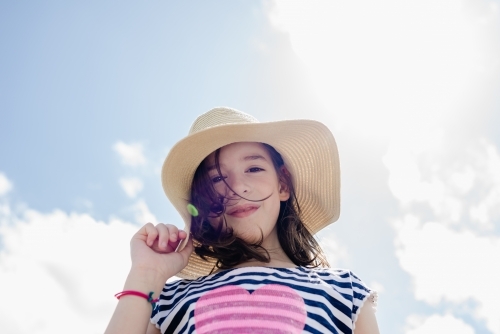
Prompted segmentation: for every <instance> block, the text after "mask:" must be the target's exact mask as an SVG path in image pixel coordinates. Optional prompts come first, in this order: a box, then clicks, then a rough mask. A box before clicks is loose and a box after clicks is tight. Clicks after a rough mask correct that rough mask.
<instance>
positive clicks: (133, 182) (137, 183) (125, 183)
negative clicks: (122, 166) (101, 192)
mask: <svg viewBox="0 0 500 334" xmlns="http://www.w3.org/2000/svg"><path fill="white" fill-rule="evenodd" d="M120 185H121V187H122V189H123V191H124V192H125V193H126V194H127V196H128V197H130V198H135V197H136V196H137V194H138V193H139V192H141V191H142V189H143V187H144V184H143V183H142V181H141V180H140V179H138V178H136V177H130V178H121V179H120Z"/></svg>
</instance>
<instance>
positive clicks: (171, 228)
mask: <svg viewBox="0 0 500 334" xmlns="http://www.w3.org/2000/svg"><path fill="white" fill-rule="evenodd" d="M165 226H166V227H167V228H168V233H169V241H170V242H176V241H177V240H178V238H179V229H178V228H177V226H175V225H170V224H168V225H165Z"/></svg>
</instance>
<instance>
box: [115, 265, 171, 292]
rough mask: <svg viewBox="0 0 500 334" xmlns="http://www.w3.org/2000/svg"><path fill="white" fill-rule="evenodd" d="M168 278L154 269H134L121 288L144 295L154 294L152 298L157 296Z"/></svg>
mask: <svg viewBox="0 0 500 334" xmlns="http://www.w3.org/2000/svg"><path fill="white" fill-rule="evenodd" d="M168 278H169V277H165V275H164V274H162V273H160V272H158V270H154V269H146V268H134V267H132V268H131V269H130V272H129V274H128V276H127V280H126V281H125V285H124V286H123V290H136V291H141V292H144V293H149V292H150V291H153V292H154V296H155V297H157V296H159V294H160V292H161V291H162V289H163V286H164V285H165V282H166V281H167V279H168Z"/></svg>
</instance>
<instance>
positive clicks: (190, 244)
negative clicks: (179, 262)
mask: <svg viewBox="0 0 500 334" xmlns="http://www.w3.org/2000/svg"><path fill="white" fill-rule="evenodd" d="M193 249H194V247H193V240H191V238H189V239H188V240H187V242H186V245H185V247H184V248H183V249H182V250H180V251H179V254H180V255H182V258H183V260H184V263H185V264H187V263H188V261H189V256H190V255H191V253H192V252H193Z"/></svg>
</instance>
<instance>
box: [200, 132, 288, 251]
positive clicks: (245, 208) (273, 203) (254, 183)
mask: <svg viewBox="0 0 500 334" xmlns="http://www.w3.org/2000/svg"><path fill="white" fill-rule="evenodd" d="M204 164H205V166H206V168H207V171H208V175H209V178H210V180H211V182H212V183H213V185H214V187H215V190H216V191H217V192H218V193H219V194H221V195H223V196H224V197H225V198H226V199H227V204H226V211H225V213H224V218H225V220H226V223H227V226H228V227H230V228H232V229H233V231H234V233H235V235H236V236H238V237H239V238H241V239H243V240H245V241H246V242H248V243H255V242H258V241H259V240H260V238H261V237H263V238H264V240H263V243H262V246H263V247H265V248H268V249H269V248H272V247H275V246H276V242H277V240H278V239H277V234H276V229H275V226H276V221H277V219H278V214H279V210H280V201H286V200H288V198H289V197H290V193H289V190H288V189H287V187H286V186H285V185H284V184H280V182H279V180H278V174H277V172H276V169H275V167H274V165H273V161H272V160H271V156H270V154H269V153H268V151H267V150H266V148H265V147H264V145H262V144H261V143H255V142H242V143H233V144H229V145H226V146H224V147H222V148H221V149H220V154H219V166H220V171H221V175H219V172H218V171H217V168H216V166H215V153H212V154H210V155H209V156H208V157H207V158H206V159H205V161H204ZM223 180H224V181H225V182H226V183H227V185H226V183H224V181H223ZM228 186H229V187H228ZM238 195H239V196H238ZM240 196H241V197H240ZM242 197H243V198H242ZM210 222H211V223H212V224H213V225H216V224H218V223H219V218H217V219H212V220H210ZM266 245H267V247H266ZM278 245H279V243H278Z"/></svg>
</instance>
